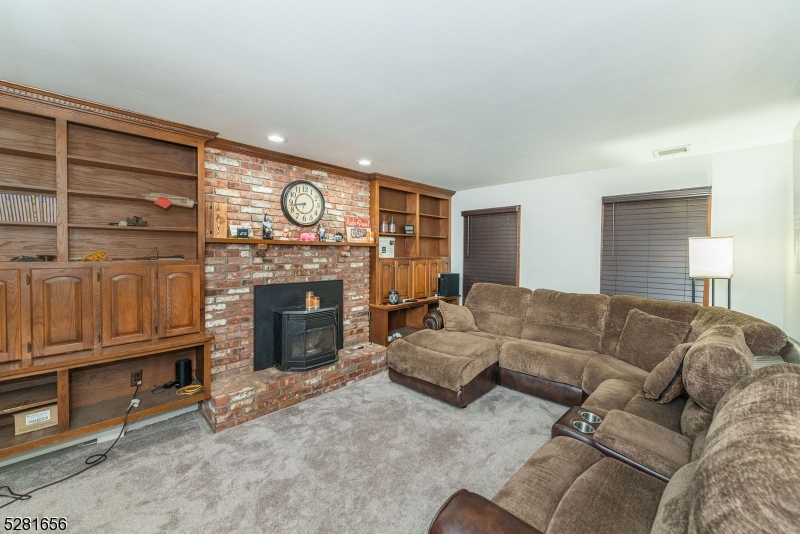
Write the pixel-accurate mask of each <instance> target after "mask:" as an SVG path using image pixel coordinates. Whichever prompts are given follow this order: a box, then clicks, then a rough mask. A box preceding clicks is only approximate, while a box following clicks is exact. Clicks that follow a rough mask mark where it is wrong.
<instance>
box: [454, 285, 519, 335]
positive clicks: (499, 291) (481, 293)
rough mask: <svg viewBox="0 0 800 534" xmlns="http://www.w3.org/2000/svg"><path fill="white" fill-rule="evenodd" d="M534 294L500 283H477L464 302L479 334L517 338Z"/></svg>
mask: <svg viewBox="0 0 800 534" xmlns="http://www.w3.org/2000/svg"><path fill="white" fill-rule="evenodd" d="M531 295H533V292H532V291H531V290H530V289H527V288H524V287H516V286H504V285H500V284H487V283H478V284H475V285H473V286H472V289H470V291H469V295H467V299H466V300H465V301H464V306H466V307H467V308H469V310H470V311H471V312H472V315H473V316H474V317H475V324H477V325H478V328H479V329H480V330H481V332H488V333H490V334H496V335H499V336H509V337H519V335H520V333H521V332H522V325H523V324H524V323H525V316H526V314H527V313H528V306H529V305H530V302H531Z"/></svg>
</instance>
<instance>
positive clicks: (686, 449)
mask: <svg viewBox="0 0 800 534" xmlns="http://www.w3.org/2000/svg"><path fill="white" fill-rule="evenodd" d="M593 438H594V440H595V441H596V442H597V443H599V444H600V445H603V446H604V447H608V448H609V449H611V450H612V451H616V452H618V453H619V454H621V455H622V456H624V457H625V458H629V459H631V460H633V461H634V462H636V463H637V464H639V465H643V466H645V467H647V468H648V469H652V470H653V471H655V472H656V473H660V474H662V475H664V476H666V477H671V476H672V475H673V474H674V473H675V471H677V470H678V469H680V468H681V467H683V466H684V465H686V464H688V463H689V460H690V458H691V455H692V440H690V439H689V438H687V437H686V436H684V435H682V434H681V433H680V432H673V431H671V430H667V429H666V428H664V427H663V426H661V425H659V424H656V423H654V422H652V421H648V420H647V419H642V418H641V417H638V416H636V415H633V414H630V413H627V412H623V411H621V410H611V411H610V412H608V413H607V414H606V416H605V417H604V418H603V422H602V423H600V426H598V427H597V432H595V434H594V436H593Z"/></svg>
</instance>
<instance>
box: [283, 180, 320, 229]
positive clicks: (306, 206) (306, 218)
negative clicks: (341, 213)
mask: <svg viewBox="0 0 800 534" xmlns="http://www.w3.org/2000/svg"><path fill="white" fill-rule="evenodd" d="M281 209H283V214H284V215H286V218H287V219H289V221H290V222H292V223H294V224H296V225H298V226H313V225H315V224H317V223H318V222H319V220H320V219H322V215H323V214H324V213H325V197H323V196H322V193H321V192H320V190H319V189H317V186H315V185H314V184H312V183H311V182H309V181H308V180H298V181H296V182H292V183H290V184H289V185H287V186H286V187H284V188H283V194H282V195H281Z"/></svg>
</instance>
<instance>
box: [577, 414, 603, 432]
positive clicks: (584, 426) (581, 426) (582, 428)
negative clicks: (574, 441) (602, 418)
mask: <svg viewBox="0 0 800 534" xmlns="http://www.w3.org/2000/svg"><path fill="white" fill-rule="evenodd" d="M592 415H594V414H592ZM595 417H597V416H595ZM572 426H573V428H575V430H577V431H578V432H583V433H584V434H594V427H593V426H592V425H590V424H589V423H587V422H586V421H581V420H579V419H573V420H572Z"/></svg>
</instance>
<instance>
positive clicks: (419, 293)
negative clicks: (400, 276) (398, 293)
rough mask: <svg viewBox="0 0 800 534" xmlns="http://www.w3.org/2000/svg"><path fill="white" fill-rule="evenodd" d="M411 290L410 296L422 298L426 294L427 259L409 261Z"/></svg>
mask: <svg viewBox="0 0 800 534" xmlns="http://www.w3.org/2000/svg"><path fill="white" fill-rule="evenodd" d="M411 271H412V273H413V276H412V290H411V297H412V298H415V299H424V298H425V297H427V296H428V260H414V261H412V262H411Z"/></svg>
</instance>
